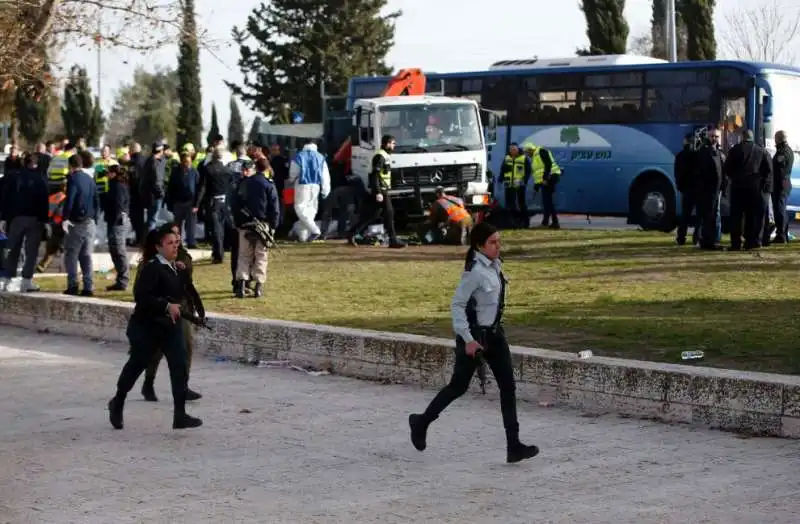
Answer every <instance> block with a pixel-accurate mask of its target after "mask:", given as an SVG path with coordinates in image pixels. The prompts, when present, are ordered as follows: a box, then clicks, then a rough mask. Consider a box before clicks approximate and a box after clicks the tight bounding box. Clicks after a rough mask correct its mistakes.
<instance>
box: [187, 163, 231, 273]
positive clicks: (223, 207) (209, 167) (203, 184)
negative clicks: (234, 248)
mask: <svg viewBox="0 0 800 524" xmlns="http://www.w3.org/2000/svg"><path fill="white" fill-rule="evenodd" d="M223 157H224V151H223V149H222V147H217V148H216V149H214V151H213V152H212V154H211V156H210V160H209V161H208V163H207V164H206V165H205V168H204V175H202V176H201V177H200V190H199V191H198V194H197V204H195V207H199V206H200V205H204V206H205V207H206V213H205V216H206V226H207V227H208V226H210V230H211V258H212V262H213V263H214V264H221V263H222V262H223V259H224V256H225V230H226V228H228V227H229V224H230V223H231V220H230V217H229V212H228V204H227V200H228V197H229V195H230V192H231V181H232V178H233V174H232V173H231V170H230V168H228V166H227V165H225V164H224V163H223Z"/></svg>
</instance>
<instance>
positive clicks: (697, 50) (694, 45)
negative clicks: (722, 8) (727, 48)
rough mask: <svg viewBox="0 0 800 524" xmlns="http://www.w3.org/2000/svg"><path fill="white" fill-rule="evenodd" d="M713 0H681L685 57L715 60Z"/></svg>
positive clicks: (715, 43)
mask: <svg viewBox="0 0 800 524" xmlns="http://www.w3.org/2000/svg"><path fill="white" fill-rule="evenodd" d="M714 4H715V0H683V1H682V2H681V6H680V10H681V16H682V17H683V19H684V20H685V21H686V58H688V59H689V60H715V59H716V58H717V41H716V38H715V37H714Z"/></svg>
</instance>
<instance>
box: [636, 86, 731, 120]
mask: <svg viewBox="0 0 800 524" xmlns="http://www.w3.org/2000/svg"><path fill="white" fill-rule="evenodd" d="M711 93H712V90H711V87H709V86H700V85H689V86H686V87H677V86H675V87H655V86H648V88H647V93H646V98H645V105H646V107H645V114H646V119H647V120H648V121H650V122H694V123H700V124H710V123H715V122H716V121H717V118H712V116H711Z"/></svg>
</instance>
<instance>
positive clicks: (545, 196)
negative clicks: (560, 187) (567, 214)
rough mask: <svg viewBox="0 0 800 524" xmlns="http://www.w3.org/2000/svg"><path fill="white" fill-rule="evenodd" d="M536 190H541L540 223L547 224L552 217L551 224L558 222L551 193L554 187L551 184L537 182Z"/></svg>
mask: <svg viewBox="0 0 800 524" xmlns="http://www.w3.org/2000/svg"><path fill="white" fill-rule="evenodd" d="M535 187H536V190H537V191H541V192H542V213H543V215H542V225H543V226H547V225H549V224H550V220H551V219H552V221H553V225H557V224H558V215H557V214H556V203H555V200H554V199H553V195H554V194H555V192H556V187H555V185H553V184H537V185H536V186H535Z"/></svg>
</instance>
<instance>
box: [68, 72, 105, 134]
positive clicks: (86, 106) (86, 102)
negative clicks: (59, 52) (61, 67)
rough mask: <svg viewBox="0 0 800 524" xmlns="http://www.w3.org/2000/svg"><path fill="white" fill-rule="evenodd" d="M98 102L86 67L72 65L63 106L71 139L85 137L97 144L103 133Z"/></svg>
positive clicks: (101, 116)
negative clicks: (93, 93)
mask: <svg viewBox="0 0 800 524" xmlns="http://www.w3.org/2000/svg"><path fill="white" fill-rule="evenodd" d="M96 102H97V100H96V99H94V100H93V98H92V87H91V85H90V84H89V76H88V75H87V74H86V69H85V68H83V67H81V66H79V65H74V66H72V69H71V70H70V75H69V80H67V83H66V84H65V85H64V97H63V103H62V106H61V119H62V120H63V121H64V130H65V131H66V133H67V137H69V139H70V140H73V141H74V140H77V139H78V138H79V137H84V138H86V140H87V142H88V143H89V144H97V141H98V140H99V138H100V135H102V134H103V115H102V113H101V112H100V107H99V106H97V103H96Z"/></svg>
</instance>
